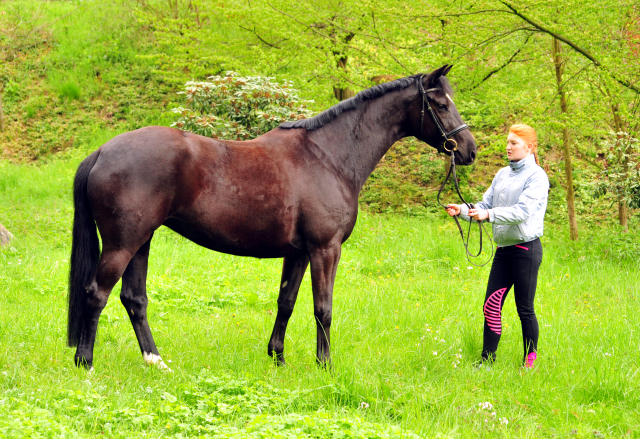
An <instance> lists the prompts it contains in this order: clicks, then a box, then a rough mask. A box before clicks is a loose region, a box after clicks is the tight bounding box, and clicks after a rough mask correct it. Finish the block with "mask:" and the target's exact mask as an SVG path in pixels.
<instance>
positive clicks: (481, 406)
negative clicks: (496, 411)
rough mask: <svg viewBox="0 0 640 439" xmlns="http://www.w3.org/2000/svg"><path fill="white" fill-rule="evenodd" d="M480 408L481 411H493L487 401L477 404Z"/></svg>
mask: <svg viewBox="0 0 640 439" xmlns="http://www.w3.org/2000/svg"><path fill="white" fill-rule="evenodd" d="M478 405H479V406H480V408H481V409H484V410H491V409H493V404H491V403H490V402H489V401H487V402H481V403H480V404H478Z"/></svg>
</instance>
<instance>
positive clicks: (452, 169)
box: [436, 151, 495, 267]
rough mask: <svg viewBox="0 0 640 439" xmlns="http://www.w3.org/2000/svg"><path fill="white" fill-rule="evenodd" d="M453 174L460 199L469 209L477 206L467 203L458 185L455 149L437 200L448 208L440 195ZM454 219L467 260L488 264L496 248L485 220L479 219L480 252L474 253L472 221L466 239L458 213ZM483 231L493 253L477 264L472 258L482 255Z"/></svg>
mask: <svg viewBox="0 0 640 439" xmlns="http://www.w3.org/2000/svg"><path fill="white" fill-rule="evenodd" d="M451 175H453V185H454V186H455V188H456V192H457V193H458V197H460V200H462V202H463V203H464V204H465V205H466V206H467V208H468V209H474V208H475V206H474V205H473V204H471V203H467V201H466V200H465V199H464V197H463V196H462V194H461V193H460V187H459V186H458V177H457V176H456V159H455V154H454V153H453V151H451V166H450V167H449V172H448V173H447V176H446V177H445V179H444V182H442V186H440V190H439V191H438V196H437V198H436V201H437V202H438V204H439V205H440V206H442V207H443V208H445V209H446V208H447V206H446V205H445V204H442V202H441V201H440V195H441V194H442V191H443V190H444V187H445V185H446V184H447V181H448V180H449V177H450V176H451ZM453 219H454V220H455V222H456V225H457V226H458V231H459V232H460V238H461V239H462V245H464V250H465V252H466V256H467V261H469V263H470V264H471V265H474V266H476V267H484V266H485V265H487V264H488V263H489V262H490V261H491V259H492V258H493V254H494V252H495V250H494V248H493V239H491V235H489V234H488V233H487V231H486V230H485V228H484V221H477V223H478V231H479V233H480V249H479V250H478V253H477V254H475V255H474V254H473V253H471V252H470V251H469V238H470V237H471V221H469V229H468V230H467V239H466V240H465V238H464V232H463V231H462V226H461V225H460V221H459V220H458V215H456V216H454V217H453ZM483 231H484V234H485V235H487V238H489V242H490V243H491V245H490V248H491V255H490V256H489V258H488V259H487V260H486V261H485V262H483V263H482V264H476V263H475V262H473V261H472V260H471V258H477V257H480V255H481V254H482V241H483V239H482V235H483V234H482V232H483Z"/></svg>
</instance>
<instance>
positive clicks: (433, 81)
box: [427, 64, 453, 88]
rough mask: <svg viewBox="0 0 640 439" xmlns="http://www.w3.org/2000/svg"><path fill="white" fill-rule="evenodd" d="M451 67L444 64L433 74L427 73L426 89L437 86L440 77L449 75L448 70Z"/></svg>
mask: <svg viewBox="0 0 640 439" xmlns="http://www.w3.org/2000/svg"><path fill="white" fill-rule="evenodd" d="M451 67H453V66H450V65H449V64H445V65H443V66H442V67H440V68H439V69H435V70H434V71H433V72H431V73H429V75H428V76H427V87H429V88H430V87H433V86H436V85H438V80H439V79H440V77H441V76H444V75H446V74H447V73H449V70H451Z"/></svg>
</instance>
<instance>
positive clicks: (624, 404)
mask: <svg viewBox="0 0 640 439" xmlns="http://www.w3.org/2000/svg"><path fill="white" fill-rule="evenodd" d="M112 134H113V133H108V132H105V133H102V137H101V136H97V138H96V141H95V145H94V146H97V145H99V144H100V143H102V142H103V141H104V140H106V139H107V138H109V137H110V136H111V135H112ZM86 153H87V151H84V152H82V151H76V152H74V153H72V154H71V153H70V154H68V155H67V156H66V157H65V158H63V159H57V160H54V161H51V162H50V163H48V164H43V165H40V166H34V165H9V164H3V165H0V193H2V202H1V203H0V221H1V222H2V223H3V224H4V225H5V226H6V227H7V228H8V229H9V230H11V231H12V232H13V233H14V234H15V235H16V238H15V240H14V241H13V242H12V244H11V246H10V247H5V248H2V250H0V334H1V337H0V436H4V437H75V436H77V437H96V436H102V435H104V437H192V436H193V437H209V436H210V437H283V438H285V437H286V438H289V437H314V438H315V437H317V438H324V437H336V438H337V437H367V438H377V437H412V436H410V435H411V434H416V435H419V436H421V437H429V438H432V437H447V438H448V437H451V438H477V437H509V438H523V437H536V438H538V437H583V438H591V437H611V438H619V437H640V376H639V375H640V335H639V332H640V320H639V319H638V311H639V309H640V306H639V302H640V291H639V287H638V285H640V282H639V281H640V275H639V274H638V263H637V259H633V258H627V259H623V258H622V257H623V256H625V253H624V252H622V253H621V252H620V251H616V249H615V247H616V246H617V245H624V242H625V240H629V238H619V237H618V235H615V234H614V233H613V232H606V230H605V231H598V230H593V231H590V232H587V231H585V232H584V233H583V237H582V240H581V241H580V242H579V243H571V242H570V241H568V240H567V239H566V233H565V230H564V229H562V228H560V227H558V226H557V225H555V224H548V227H547V234H546V235H545V237H544V238H543V246H544V251H545V254H544V260H543V265H542V268H541V274H540V279H539V287H538V294H537V298H536V308H537V313H538V319H539V321H540V346H539V360H538V362H537V364H538V366H537V368H536V369H535V370H534V371H532V372H527V373H522V372H521V370H520V368H519V366H520V363H519V362H520V360H521V355H522V352H521V349H522V339H521V333H520V325H519V320H518V317H517V314H516V311H515V305H514V303H513V299H512V296H510V297H509V298H508V300H507V302H506V304H505V311H504V322H505V324H504V332H503V338H502V341H501V346H500V349H499V351H498V361H497V363H496V364H495V366H494V367H493V369H492V370H490V371H486V370H480V371H478V370H476V369H475V368H474V367H473V366H472V363H473V362H474V361H475V360H477V359H478V356H479V352H480V348H481V340H482V334H481V328H482V312H481V307H482V300H483V298H484V289H485V284H486V279H487V276H488V268H486V267H485V268H480V269H479V268H473V269H470V264H468V263H467V261H466V260H465V258H464V256H463V250H462V246H461V244H460V242H459V237H458V236H457V230H455V229H454V225H453V222H452V221H450V220H448V219H447V218H445V217H444V216H438V215H432V216H424V217H403V216H393V215H392V216H380V215H370V214H366V213H362V214H361V215H360V218H359V220H358V224H357V226H356V229H355V232H354V234H353V236H352V237H351V238H350V239H349V241H347V243H346V244H345V245H344V247H343V255H342V259H341V262H340V266H339V270H338V277H337V281H336V288H335V300H334V314H333V315H334V320H333V326H332V328H333V333H332V342H333V344H332V350H333V371H332V372H329V371H325V370H322V369H319V368H317V367H316V365H315V358H314V353H315V324H314V318H313V308H312V300H311V291H310V281H309V276H308V275H307V276H306V277H305V280H304V282H303V285H302V287H301V292H300V296H299V300H298V304H297V307H296V310H295V311H294V314H293V317H292V319H291V321H290V324H289V330H288V333H287V338H286V344H285V355H286V356H287V360H288V363H289V366H288V367H285V368H276V367H275V366H274V365H273V364H272V362H271V361H270V358H269V357H268V356H267V355H266V352H267V349H266V346H267V342H268V338H269V336H270V333H271V329H272V325H273V322H274V319H275V312H276V299H277V290H278V288H277V286H278V282H279V276H280V267H281V261H280V260H256V259H249V258H239V257H233V256H228V255H223V254H218V253H214V252H211V251H208V250H206V249H203V248H200V247H198V246H196V245H194V244H193V243H191V242H189V241H187V240H185V239H184V238H182V237H180V236H178V235H176V234H175V233H173V232H171V231H169V230H168V229H165V228H162V229H160V230H159V231H158V232H157V233H156V235H155V237H154V240H153V241H152V246H151V257H150V272H149V282H148V288H149V295H150V305H149V319H150V324H151V328H152V331H153V334H154V336H155V339H156V342H157V345H158V347H159V350H160V353H161V355H162V356H163V358H164V360H165V362H167V364H168V365H169V366H170V367H171V368H172V369H173V373H166V372H162V371H160V370H158V369H156V368H150V367H147V366H145V365H144V364H143V361H142V357H141V355H140V352H139V349H138V345H137V341H136V339H135V335H134V332H133V329H132V327H131V325H130V323H129V321H128V318H127V315H126V313H125V311H124V309H123V308H122V306H121V305H120V301H119V298H118V294H119V293H118V289H119V286H117V287H116V289H115V290H114V292H113V294H112V297H111V299H110V302H109V304H108V305H107V307H106V309H105V311H104V313H103V314H102V317H101V320H100V327H99V331H98V339H97V343H96V349H95V360H94V366H95V372H94V373H92V374H89V373H87V372H85V371H84V370H79V369H76V368H75V367H74V366H73V361H72V360H73V354H74V350H73V349H70V348H67V347H66V345H65V334H66V279H67V273H68V258H69V252H70V241H71V234H70V229H71V220H72V213H73V207H72V204H71V181H72V178H73V175H74V172H75V167H76V166H77V164H78V163H79V161H80V160H81V158H82V157H83V156H84V155H85V154H86ZM632 238H633V239H635V238H637V237H635V236H632ZM616 243H619V244H616ZM614 244H615V245H614ZM487 402H488V403H490V404H491V408H482V407H481V406H480V404H482V403H487ZM485 407H488V406H486V405H485Z"/></svg>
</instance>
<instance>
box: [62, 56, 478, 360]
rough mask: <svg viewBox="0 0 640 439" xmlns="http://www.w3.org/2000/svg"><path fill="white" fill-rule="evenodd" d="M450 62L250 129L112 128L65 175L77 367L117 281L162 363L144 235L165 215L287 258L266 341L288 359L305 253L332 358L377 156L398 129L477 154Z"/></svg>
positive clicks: (230, 242)
mask: <svg viewBox="0 0 640 439" xmlns="http://www.w3.org/2000/svg"><path fill="white" fill-rule="evenodd" d="M450 69H451V66H450V65H444V66H442V67H440V68H439V69H436V70H434V71H432V72H431V73H429V74H422V75H413V76H408V77H405V78H401V79H398V80H395V81H393V82H388V83H384V84H380V85H376V86H374V87H372V88H370V89H367V90H364V91H362V92H360V93H359V94H357V95H356V96H354V97H353V98H350V99H348V100H346V101H343V102H341V103H339V104H337V105H335V106H333V107H331V108H329V109H328V110H325V111H324V112H321V113H320V114H318V115H317V116H315V117H312V118H308V119H303V120H298V121H294V122H285V123H283V124H281V125H280V126H279V127H277V128H275V129H273V130H271V131H269V132H267V133H266V134H264V135H262V136H260V137H257V138H255V139H252V140H247V141H229V140H220V139H213V138H209V137H204V136H199V135H196V134H193V133H190V132H186V131H181V130H178V129H173V128H167V127H159V126H151V127H145V128H141V129H138V130H135V131H130V132H126V133H123V134H120V135H118V136H116V137H114V138H113V139H111V140H109V141H108V142H107V143H105V144H104V145H102V146H101V147H100V148H99V149H97V150H96V151H94V152H93V153H92V154H90V155H89V156H88V157H87V158H85V159H84V160H83V161H82V162H81V164H80V165H79V167H78V170H77V172H76V175H75V178H74V183H73V188H74V189H73V200H74V208H75V210H74V219H73V232H72V240H73V241H72V249H71V259H70V273H69V297H68V326H67V342H68V345H69V346H70V347H74V346H77V350H76V354H75V357H74V362H75V364H76V366H79V367H85V368H87V369H89V370H92V369H93V347H94V343H95V338H96V331H97V328H98V320H99V317H100V313H101V312H102V310H103V308H104V307H105V305H106V304H107V300H108V298H109V295H110V293H111V290H112V289H113V287H114V285H115V284H116V283H117V282H118V281H119V280H120V279H122V289H121V293H120V300H121V302H122V305H123V306H124V307H125V309H126V311H127V313H128V315H129V319H130V320H131V324H132V326H133V329H134V331H135V334H136V337H137V339H138V344H139V345H140V351H141V353H142V356H143V360H144V361H145V362H146V363H147V364H152V365H156V366H157V367H159V368H166V369H168V367H167V366H166V364H165V363H164V362H163V361H162V358H161V357H160V353H159V352H158V349H157V347H156V345H155V343H154V341H153V337H152V335H151V330H150V327H149V323H148V321H147V303H148V299H147V293H146V278H147V267H148V258H149V249H150V245H151V239H152V238H153V234H154V231H155V230H157V229H158V228H159V227H160V226H163V225H164V226H166V227H168V228H170V229H172V230H174V231H175V232H177V233H179V234H180V235H182V236H184V237H185V238H187V239H190V240H191V241H193V242H195V243H196V244H198V245H201V246H203V247H206V248H208V249H211V250H215V251H218V252H224V253H229V254H233V255H237V256H251V257H255V258H284V261H283V266H282V277H281V280H280V286H279V290H280V291H279V297H278V312H277V315H276V319H275V324H274V328H273V332H272V334H271V338H270V340H269V343H268V347H267V353H268V354H269V355H270V356H272V357H273V358H274V361H276V363H277V364H278V365H284V364H286V363H285V358H284V337H285V331H286V329H287V323H288V321H289V318H290V316H291V314H292V312H293V308H294V305H295V302H296V298H297V295H298V289H299V287H300V283H301V281H302V278H303V275H304V273H305V271H306V269H307V266H308V265H309V264H310V265H311V269H310V271H311V281H312V292H313V303H314V315H315V320H316V327H317V349H316V360H317V362H318V363H319V364H320V365H328V364H330V361H331V355H330V334H331V316H332V298H333V285H334V280H335V277H336V270H337V266H338V261H339V259H340V252H341V245H342V243H344V242H345V241H346V240H347V239H348V238H349V235H350V234H351V232H352V231H353V228H354V226H355V223H356V217H357V214H358V195H359V193H360V191H361V189H362V187H363V185H364V183H365V181H366V180H367V178H368V177H369V175H370V174H371V173H372V172H373V170H374V169H375V167H376V165H377V163H378V162H379V161H380V160H381V158H382V157H383V156H384V155H385V153H386V152H387V151H388V150H389V148H390V147H391V146H392V145H393V144H394V143H395V142H396V141H398V140H400V139H402V138H404V137H407V136H415V137H417V138H418V139H420V140H422V141H425V142H426V143H428V144H429V145H431V146H433V147H436V148H439V149H440V150H442V151H444V152H445V153H447V154H449V155H450V154H455V156H454V157H453V158H454V159H455V160H456V161H457V162H458V163H459V164H463V165H465V164H471V163H473V161H474V159H475V156H476V144H475V140H474V138H473V135H472V134H471V133H470V132H469V131H468V130H465V128H467V125H465V124H464V123H463V122H462V119H461V117H460V114H459V113H458V110H457V109H456V107H455V105H454V103H453V100H452V99H451V97H450V95H452V93H453V92H452V89H451V86H450V84H449V82H448V80H447V78H446V77H445V75H446V74H447V73H448V72H449V70H450ZM425 104H426V106H427V108H428V110H429V113H430V116H431V117H427V118H426V119H425V117H424V108H425ZM452 126H457V128H454V129H450V131H449V132H447V130H446V129H445V127H452ZM98 231H99V233H100V239H101V241H102V250H100V242H99V238H98Z"/></svg>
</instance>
